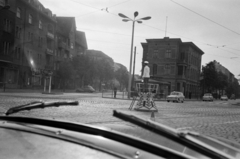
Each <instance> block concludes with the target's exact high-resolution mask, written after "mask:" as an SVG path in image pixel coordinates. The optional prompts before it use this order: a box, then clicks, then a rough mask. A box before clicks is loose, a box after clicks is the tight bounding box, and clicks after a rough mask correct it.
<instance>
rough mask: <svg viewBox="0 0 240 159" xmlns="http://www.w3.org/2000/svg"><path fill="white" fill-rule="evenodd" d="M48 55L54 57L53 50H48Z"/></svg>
mask: <svg viewBox="0 0 240 159" xmlns="http://www.w3.org/2000/svg"><path fill="white" fill-rule="evenodd" d="M46 53H47V54H49V55H52V56H53V55H54V52H53V50H51V49H48V48H47V49H46Z"/></svg>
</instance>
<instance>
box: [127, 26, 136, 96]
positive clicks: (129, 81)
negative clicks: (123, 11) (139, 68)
mask: <svg viewBox="0 0 240 159" xmlns="http://www.w3.org/2000/svg"><path fill="white" fill-rule="evenodd" d="M134 26H135V21H133V26H132V43H131V54H130V66H129V79H128V99H129V98H130V94H131V82H132V80H131V77H132V75H131V74H132V53H133V40H134Z"/></svg>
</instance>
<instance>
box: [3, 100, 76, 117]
mask: <svg viewBox="0 0 240 159" xmlns="http://www.w3.org/2000/svg"><path fill="white" fill-rule="evenodd" d="M78 104H79V103H78V101H57V102H43V101H34V102H31V103H28V104H24V105H20V106H15V107H12V108H10V109H8V110H7V111H6V113H5V115H10V114H14V113H17V112H20V111H23V110H32V109H38V108H46V107H59V106H63V105H64V106H66V105H78Z"/></svg>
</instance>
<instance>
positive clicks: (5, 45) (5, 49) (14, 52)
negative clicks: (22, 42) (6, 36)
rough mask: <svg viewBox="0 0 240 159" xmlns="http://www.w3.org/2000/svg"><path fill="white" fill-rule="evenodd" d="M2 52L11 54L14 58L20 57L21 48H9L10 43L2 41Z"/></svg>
mask: <svg viewBox="0 0 240 159" xmlns="http://www.w3.org/2000/svg"><path fill="white" fill-rule="evenodd" d="M3 54H4V55H8V56H12V57H13V58H16V59H20V58H21V49H20V48H19V47H15V49H14V50H11V43H9V42H3Z"/></svg>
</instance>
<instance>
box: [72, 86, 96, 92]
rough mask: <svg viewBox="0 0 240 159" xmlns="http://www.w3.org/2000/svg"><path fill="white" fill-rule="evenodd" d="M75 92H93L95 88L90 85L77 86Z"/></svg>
mask: <svg viewBox="0 0 240 159" xmlns="http://www.w3.org/2000/svg"><path fill="white" fill-rule="evenodd" d="M76 92H79V93H83V92H88V93H93V92H95V89H94V88H93V87H92V86H89V85H88V86H84V87H83V88H78V89H77V90H76Z"/></svg>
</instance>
